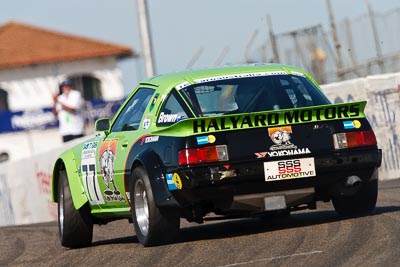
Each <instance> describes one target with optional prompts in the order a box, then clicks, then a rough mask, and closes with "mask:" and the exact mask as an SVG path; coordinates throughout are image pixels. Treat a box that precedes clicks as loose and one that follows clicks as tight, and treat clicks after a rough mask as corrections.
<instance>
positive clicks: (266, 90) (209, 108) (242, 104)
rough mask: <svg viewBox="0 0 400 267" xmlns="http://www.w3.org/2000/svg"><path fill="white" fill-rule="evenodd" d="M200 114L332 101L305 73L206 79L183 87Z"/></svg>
mask: <svg viewBox="0 0 400 267" xmlns="http://www.w3.org/2000/svg"><path fill="white" fill-rule="evenodd" d="M181 93H182V95H183V97H184V98H185V100H186V101H187V102H188V103H189V105H191V108H192V110H193V111H194V112H195V114H196V115H197V116H213V115H223V114H233V113H248V112H259V111H268V110H278V109H289V108H300V107H308V106H318V105H325V104H330V101H329V100H328V99H327V98H326V97H325V96H324V94H323V93H322V92H321V91H320V89H319V88H317V87H316V86H315V85H314V84H313V83H312V82H311V81H309V80H308V79H307V78H306V77H303V76H295V75H271V76H262V77H251V78H239V79H228V80H219V81H213V82H206V83H201V84H195V85H191V86H188V87H186V88H184V89H182V90H181Z"/></svg>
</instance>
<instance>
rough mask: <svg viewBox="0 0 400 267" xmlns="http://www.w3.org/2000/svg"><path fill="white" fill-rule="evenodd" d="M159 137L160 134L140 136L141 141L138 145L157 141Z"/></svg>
mask: <svg viewBox="0 0 400 267" xmlns="http://www.w3.org/2000/svg"><path fill="white" fill-rule="evenodd" d="M159 138H160V136H145V137H142V142H140V145H143V144H147V143H154V142H158V139H159Z"/></svg>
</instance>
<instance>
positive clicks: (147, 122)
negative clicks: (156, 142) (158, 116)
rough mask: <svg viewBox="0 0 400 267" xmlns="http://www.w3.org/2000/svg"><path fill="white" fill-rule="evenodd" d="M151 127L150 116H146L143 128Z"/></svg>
mask: <svg viewBox="0 0 400 267" xmlns="http://www.w3.org/2000/svg"><path fill="white" fill-rule="evenodd" d="M149 127H150V118H149V117H146V118H145V119H144V121H143V129H145V130H146V129H148V128H149Z"/></svg>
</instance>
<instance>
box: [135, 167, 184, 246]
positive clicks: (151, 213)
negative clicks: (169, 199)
mask: <svg viewBox="0 0 400 267" xmlns="http://www.w3.org/2000/svg"><path fill="white" fill-rule="evenodd" d="M130 192H131V210H132V219H133V223H134V226H135V232H136V236H137V238H138V240H139V242H140V243H141V244H143V245H144V246H155V245H160V244H165V243H170V242H173V241H175V240H176V238H177V237H178V234H179V225H180V216H179V212H178V211H177V210H175V209H169V208H158V207H157V206H156V203H155V201H154V197H153V192H152V190H151V186H150V181H149V177H148V174H147V172H146V170H145V169H144V168H143V167H142V166H140V167H137V168H135V169H134V171H133V172H132V180H131V188H130Z"/></svg>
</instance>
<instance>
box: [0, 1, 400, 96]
mask: <svg viewBox="0 0 400 267" xmlns="http://www.w3.org/2000/svg"><path fill="white" fill-rule="evenodd" d="M365 1H366V0H331V5H332V8H333V13H334V18H335V21H336V22H339V21H341V20H343V19H344V18H346V17H348V18H355V17H357V16H359V15H362V14H366V13H367V12H368V11H367V5H366V3H365ZM369 1H370V4H371V6H372V8H373V10H374V12H377V13H379V12H385V11H388V10H390V9H393V8H398V7H400V1H399V0H369ZM0 3H1V4H0V24H4V23H7V22H9V21H11V20H13V21H17V22H23V23H28V24H32V25H34V26H39V27H43V28H47V29H50V30H55V31H61V32H65V33H68V34H74V35H78V36H85V37H88V38H93V39H97V40H102V41H107V42H111V43H115V44H120V45H126V46H129V47H131V48H132V49H133V50H134V51H136V52H137V53H139V54H140V53H141V41H140V34H139V27H138V15H137V1H136V0H113V1H110V0H68V1H54V0H35V1H27V0H1V2H0ZM147 3H148V8H149V16H150V17H149V18H150V28H151V35H152V40H153V51H154V60H155V71H156V73H157V74H162V73H167V72H174V71H178V70H183V69H186V68H187V66H188V65H189V63H190V62H191V60H192V59H193V58H194V55H195V54H196V52H197V51H202V53H201V54H200V56H199V58H198V60H197V61H195V63H194V64H193V65H192V66H191V67H193V68H202V67H209V66H214V65H215V64H216V63H217V61H218V59H219V57H220V56H222V55H223V54H224V52H223V51H225V52H226V54H225V56H224V57H223V60H222V61H221V63H222V64H240V63H243V62H244V58H245V57H244V51H245V48H246V45H247V44H248V42H249V40H250V38H251V36H252V34H253V33H254V31H256V30H257V31H258V35H257V37H256V39H255V40H254V43H255V44H257V43H258V44H260V43H261V42H263V41H265V40H266V39H267V35H268V31H267V27H266V20H265V17H266V15H269V16H270V17H271V21H272V26H273V31H274V32H275V33H277V34H279V33H284V32H289V31H293V30H296V29H299V28H304V27H308V26H313V25H317V24H322V26H323V27H324V29H325V30H326V31H329V17H328V12H327V7H326V1H325V0H302V1H298V0H279V1H277V0H202V1H198V0H168V1H167V0H164V1H162V0H147ZM119 67H120V69H121V70H122V74H123V85H124V88H125V93H129V92H130V91H131V90H132V89H133V88H134V87H135V86H136V84H137V83H138V82H139V81H140V80H142V79H144V78H146V74H145V70H144V65H143V60H142V59H125V60H122V61H121V62H120V63H119Z"/></svg>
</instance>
